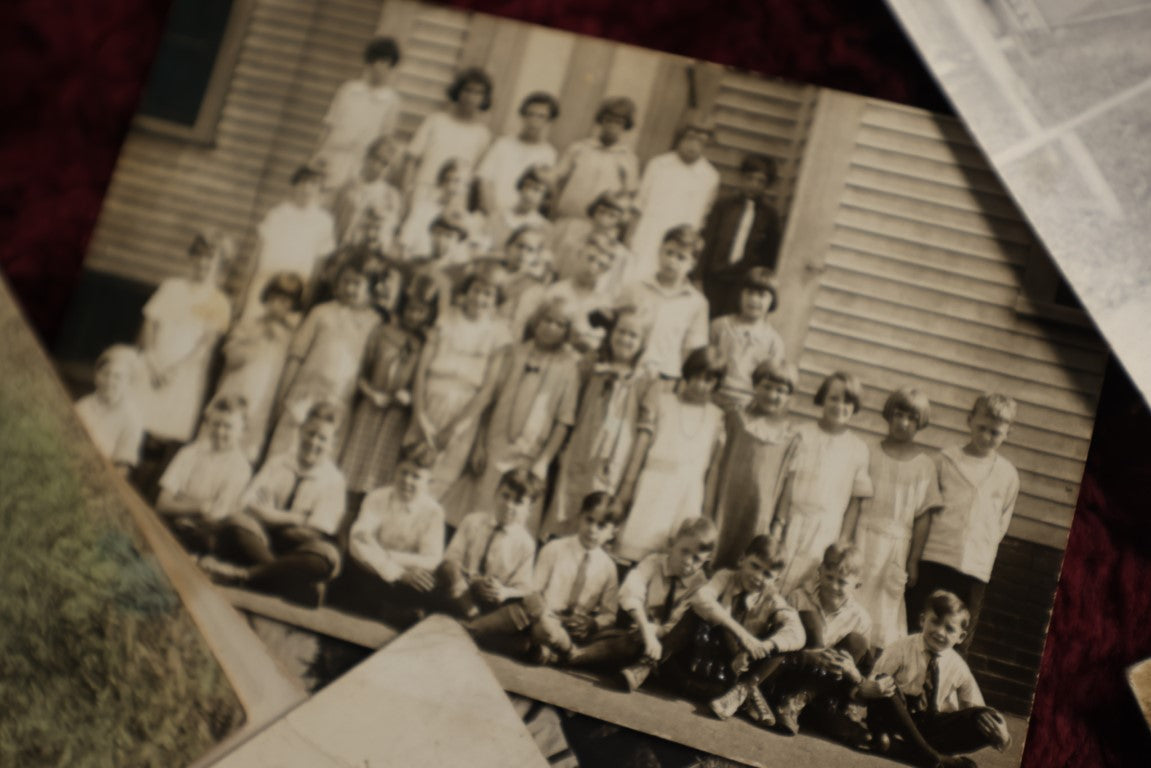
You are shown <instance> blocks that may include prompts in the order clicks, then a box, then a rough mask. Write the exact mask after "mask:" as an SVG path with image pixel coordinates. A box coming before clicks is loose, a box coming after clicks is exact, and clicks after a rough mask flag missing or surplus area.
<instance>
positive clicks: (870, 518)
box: [844, 387, 943, 648]
mask: <svg viewBox="0 0 1151 768" xmlns="http://www.w3.org/2000/svg"><path fill="white" fill-rule="evenodd" d="M930 410H931V404H930V403H929V402H928V400H927V396H926V395H924V394H923V393H922V392H920V391H918V390H916V389H911V388H908V387H904V388H902V389H897V390H896V391H894V392H892V393H891V394H890V395H889V396H888V398H887V402H886V403H884V405H883V418H884V419H885V420H886V421H887V426H888V430H887V437H885V438H884V439H883V441H882V442H880V443H879V445H877V446H876V447H875V448H873V449H872V451H871V465H870V470H869V471H870V473H871V481H872V484H873V485H874V487H875V495H874V496H872V497H871V498H869V499H864V500H863V504H862V505H861V506H860V509H859V518H858V522H856V521H855V520H852V519H850V518H849V519H847V520H845V521H844V530H845V532H846V533H847V536H848V538H851V539H854V542H855V546H856V548H857V549H858V550H859V552H860V555H861V556H862V558H863V585H862V586H861V587H860V588H859V592H858V593H857V597H858V599H859V602H860V604H861V605H862V606H863V607H864V608H865V609H867V612H868V614H869V615H870V616H871V643H872V645H874V646H875V647H877V648H886V647H887V646H888V644H890V643H892V642H894V641H895V640H898V639H899V638H901V637H905V636H906V635H907V612H906V610H905V608H904V603H903V593H904V589H905V588H906V586H907V571H908V563H907V559H908V555H909V551H910V549H911V534H912V529H913V528H914V526H915V523H916V521H917V520H919V519H920V518H921V516H923V515H925V514H929V513H931V512H934V511H935V510H936V509H938V508H939V507H940V506H942V503H943V501H942V498H941V496H940V491H939V472H938V469H937V466H936V464H935V461H934V459H933V458H932V456H931V453H930V452H929V451H928V450H927V449H925V448H923V447H922V446H920V445H916V444H915V435H916V433H917V432H919V430H921V429H923V428H924V427H926V426H927V424H928V420H929V419H930Z"/></svg>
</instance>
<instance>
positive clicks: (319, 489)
mask: <svg viewBox="0 0 1151 768" xmlns="http://www.w3.org/2000/svg"><path fill="white" fill-rule="evenodd" d="M339 423H340V415H339V408H338V407H336V406H335V405H333V404H331V403H327V402H319V403H316V404H315V405H313V406H312V407H311V408H310V409H309V410H308V412H307V415H306V416H305V417H304V421H303V423H302V424H301V425H300V431H299V437H298V438H297V448H296V451H295V453H294V454H292V453H281V454H276V455H273V456H271V457H270V458H269V459H268V460H267V461H265V462H264V465H263V466H262V467H261V468H260V471H259V472H257V473H256V476H255V477H254V478H252V482H251V483H250V484H249V485H248V488H247V489H246V490H245V491H244V494H243V496H241V497H240V503H239V512H237V513H236V514H234V515H232V516H231V517H229V518H227V519H226V520H224V522H223V523H222V524H221V528H220V531H219V533H218V536H217V547H216V551H217V554H218V555H219V556H220V557H221V558H222V559H224V560H225V561H229V562H231V563H238V564H240V565H241V566H247V567H246V568H242V569H240V570H235V571H230V572H225V573H224V574H223V575H224V576H225V577H226V578H227V577H230V579H229V580H232V581H238V582H240V583H246V585H247V586H249V587H251V588H253V589H261V590H272V591H276V592H279V593H281V594H283V595H284V596H285V597H288V598H290V599H293V600H298V601H300V602H304V603H309V604H318V603H319V599H320V591H321V590H320V586H321V585H322V584H323V583H324V582H326V581H327V580H328V579H330V578H331V577H332V575H333V574H335V573H336V572H337V571H338V570H339V567H340V550H339V548H338V547H337V546H336V533H337V531H338V530H339V527H340V521H341V519H342V518H343V516H344V499H345V487H344V476H343V475H342V474H341V473H340V470H339V469H337V468H336V465H335V464H334V463H333V462H332V459H331V450H332V447H333V443H334V442H335V436H336V430H337V429H338V428H339ZM202 564H203V563H202Z"/></svg>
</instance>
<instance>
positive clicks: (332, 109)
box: [316, 37, 402, 190]
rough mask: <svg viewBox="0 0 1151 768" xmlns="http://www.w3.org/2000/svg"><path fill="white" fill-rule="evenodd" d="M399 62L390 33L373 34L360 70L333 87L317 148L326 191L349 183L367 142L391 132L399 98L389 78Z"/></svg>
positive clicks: (397, 47) (395, 120)
mask: <svg viewBox="0 0 1151 768" xmlns="http://www.w3.org/2000/svg"><path fill="white" fill-rule="evenodd" d="M399 63H400V48H399V46H398V45H396V41H395V40H393V39H392V38H390V37H377V38H374V39H372V40H371V41H369V42H368V44H367V45H366V46H364V71H363V74H362V75H361V76H360V77H358V78H356V79H354V80H348V81H347V82H345V83H344V84H343V85H341V86H340V87H339V88H338V89H337V90H336V94H335V96H334V97H333V98H332V104H331V106H329V107H328V112H327V114H326V115H324V121H323V133H322V135H321V137H320V141H319V149H317V150H316V160H317V162H318V164H319V165H321V166H322V167H323V168H324V171H325V179H324V186H325V187H326V188H327V189H329V190H336V189H339V188H340V187H342V186H343V185H344V184H346V183H348V182H349V181H351V180H352V178H353V177H354V176H355V175H356V171H357V170H358V169H359V167H360V161H361V160H362V159H363V157H364V152H366V151H367V149H368V145H370V144H371V143H372V142H373V141H374V140H375V139H376V138H378V137H380V136H384V135H390V134H391V133H393V132H394V131H395V130H396V125H397V124H398V123H399V120H400V109H401V106H402V103H401V102H402V99H401V98H400V94H399V92H398V91H396V89H395V88H393V87H392V86H391V85H389V81H390V80H391V77H392V70H394V69H395V67H396V65H397V64H399Z"/></svg>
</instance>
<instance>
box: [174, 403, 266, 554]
mask: <svg viewBox="0 0 1151 768" xmlns="http://www.w3.org/2000/svg"><path fill="white" fill-rule="evenodd" d="M246 421H247V403H246V402H245V400H244V398H243V397H241V396H239V395H225V396H223V397H218V398H216V399H215V400H213V401H212V402H211V403H209V404H208V407H207V408H205V409H204V420H203V426H202V428H201V430H200V435H199V436H198V437H197V438H196V439H195V440H194V441H192V442H191V443H188V444H187V445H185V446H184V447H183V448H181V449H180V450H179V451H178V452H177V453H176V457H175V458H174V459H172V463H171V464H169V465H168V468H167V469H166V470H164V474H163V475H162V476H161V477H160V498H159V499H158V500H157V501H156V511H157V512H159V513H160V515H161V516H162V517H163V519H164V522H165V523H167V524H168V527H169V528H171V529H172V532H173V533H174V534H175V535H176V538H178V539H180V541H181V543H183V545H184V546H185V547H186V548H187V549H188V550H189V551H191V552H200V553H203V552H210V551H211V550H212V548H213V547H214V546H215V540H216V527H217V526H218V525H219V523H220V521H221V520H223V519H224V518H226V517H227V516H228V515H229V514H231V512H232V511H233V510H234V509H235V507H236V504H237V502H238V501H239V499H240V494H242V493H243V492H244V489H245V488H246V487H247V485H248V481H249V480H251V479H252V466H251V464H249V463H248V458H247V456H245V454H244V450H243V448H242V447H241V445H240V443H241V439H242V438H243V436H244V426H245V424H246Z"/></svg>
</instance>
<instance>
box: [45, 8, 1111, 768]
mask: <svg viewBox="0 0 1151 768" xmlns="http://www.w3.org/2000/svg"><path fill="white" fill-rule="evenodd" d="M230 13H231V15H230V16H228V17H227V19H226V24H224V25H223V26H222V29H223V32H222V35H223V38H222V39H223V41H224V42H223V43H222V44H221V46H220V53H219V54H218V56H217V59H216V62H215V65H214V69H213V70H212V74H211V77H208V78H206V80H205V82H206V86H205V90H204V94H203V97H202V99H201V100H200V101H199V102H196V103H195V104H192V105H191V106H190V107H189V108H188V109H187V110H185V111H186V113H187V114H185V115H184V117H183V118H181V119H184V120H185V122H186V123H187V125H184V126H183V127H181V125H180V124H179V120H178V119H176V117H174V116H169V117H167V118H165V117H163V116H161V115H156V114H152V115H148V116H146V117H143V118H141V122H140V123H139V125H138V126H137V128H136V129H135V130H134V131H133V133H132V135H131V136H130V138H129V140H128V142H127V143H126V145H125V149H124V154H123V157H122V159H121V163H120V167H119V169H118V171H117V174H116V177H115V180H114V182H113V184H112V187H111V189H110V191H109V196H108V203H107V206H106V208H105V211H104V215H103V217H102V218H101V221H100V224H99V226H98V229H97V232H96V235H95V237H94V239H93V243H92V248H91V253H90V256H89V261H88V263H87V272H86V274H85V278H84V283H83V285H82V286H81V288H80V290H79V292H78V296H77V301H76V310H75V314H74V316H73V319H72V322H71V323H70V329H69V330H68V331H66V332H65V333H64V334H63V338H62V341H61V343H60V345H59V346H58V348H57V356H58V359H59V363H60V366H61V370H62V372H64V373H65V375H66V376H67V377H68V378H69V380H70V381H71V382H72V383H73V384H74V385H75V387H76V392H77V394H78V395H80V396H82V399H81V401H80V403H79V404H78V407H80V409H81V413H82V415H84V417H85V420H86V422H87V423H88V425H89V429H90V430H91V431H92V433H93V436H94V437H96V439H97V440H98V441H99V442H101V444H102V445H103V446H104V447H105V451H106V453H108V455H110V456H111V457H112V459H113V460H114V461H116V462H117V463H118V464H119V465H120V466H121V467H122V468H123V471H124V472H125V473H126V474H127V475H128V476H129V477H130V478H131V479H132V481H133V482H135V483H136V484H137V485H138V486H139V487H140V489H141V490H142V492H143V493H144V494H145V495H146V496H147V497H148V498H150V499H153V500H154V501H155V507H156V511H157V513H158V514H159V516H160V517H161V518H162V519H163V520H164V521H165V522H166V523H167V524H168V526H169V527H170V529H171V530H172V531H173V532H174V533H175V535H176V536H177V537H179V538H180V540H181V541H182V542H183V543H184V545H185V546H186V547H187V548H188V550H189V551H191V552H192V553H194V554H195V555H196V556H197V558H198V561H199V563H200V566H201V567H202V568H203V569H204V570H205V571H207V572H208V573H210V574H211V575H212V577H213V578H214V579H215V580H216V581H217V583H219V584H220V585H221V586H224V587H226V588H228V590H229V592H228V593H229V594H230V595H231V596H233V598H234V599H235V600H236V602H237V603H238V604H242V605H243V607H245V608H246V609H248V610H255V611H257V612H264V613H266V614H268V615H271V616H273V617H276V618H279V619H281V620H284V621H288V622H292V623H296V624H299V625H302V626H306V627H307V628H309V629H311V630H314V631H319V632H322V633H325V634H329V635H333V636H337V637H342V638H344V639H345V640H349V641H352V642H358V643H364V644H376V643H379V642H383V641H384V640H385V639H387V638H390V637H391V636H392V635H393V634H394V632H397V631H402V630H403V629H405V628H406V627H409V626H412V625H414V624H416V623H417V622H419V621H420V620H421V619H423V618H424V617H426V616H428V615H429V614H436V613H438V614H446V615H448V616H451V617H454V618H455V619H456V620H458V621H459V622H460V623H461V624H462V626H463V627H464V628H465V629H466V630H467V632H468V633H469V635H470V636H471V637H472V638H473V639H474V640H475V641H476V642H477V643H478V644H479V645H480V646H481V647H482V648H483V649H484V650H485V651H486V658H487V659H488V661H489V663H490V664H491V667H492V669H493V671H494V672H495V674H496V676H497V678H498V679H499V680H500V682H501V684H502V685H503V686H504V687H505V688H507V689H508V690H511V691H514V692H516V693H518V694H521V695H524V696H528V697H531V698H534V699H538V700H541V701H546V702H548V703H551V704H554V705H557V706H559V707H562V708H565V709H566V710H569V711H573V712H577V713H580V714H583V715H590V716H592V717H595V718H599V719H602V720H607V721H611V722H615V723H618V724H620V725H623V726H626V727H628V728H631V729H634V730H637V731H642V732H645V733H649V734H654V735H656V736H659V737H662V738H664V739H669V740H674V741H677V742H681V743H683V744H687V745H689V746H690V747H692V748H694V749H697V750H702V751H706V752H711V753H715V754H718V755H722V756H724V757H727V758H730V759H733V760H738V761H740V762H743V763H748V764H752V765H768V764H777V763H779V762H783V761H791V762H793V763H795V764H797V765H845V766H846V765H855V764H860V765H863V764H874V763H876V762H877V761H878V762H884V761H889V762H903V763H909V764H914V765H932V766H934V765H968V764H970V763H969V762H968V760H969V759H973V760H975V761H976V762H977V763H978V764H980V765H987V766H997V765H1002V766H1008V765H1018V764H1019V760H1020V755H1021V753H1022V741H1023V738H1024V735H1025V733H1026V718H1027V715H1028V713H1029V710H1030V706H1031V693H1032V690H1033V688H1034V681H1035V677H1036V674H1037V671H1038V665H1039V657H1040V654H1041V652H1042V647H1043V639H1044V636H1045V634H1046V628H1047V619H1048V614H1049V611H1050V608H1051V602H1052V596H1053V593H1054V588H1055V584H1056V581H1057V578H1058V573H1059V566H1060V562H1061V560H1062V550H1063V547H1064V543H1065V539H1066V535H1067V530H1068V528H1069V526H1070V522H1071V516H1072V513H1073V510H1074V505H1075V501H1076V496H1077V493H1078V483H1079V479H1080V477H1081V475H1082V471H1083V462H1084V459H1085V456H1086V452H1087V446H1088V442H1089V440H1090V435H1091V429H1092V424H1093V419H1094V412H1095V406H1096V401H1097V397H1098V390H1099V385H1100V382H1101V377H1102V370H1103V366H1104V363H1105V360H1106V351H1105V348H1104V346H1103V344H1102V343H1101V342H1100V341H1099V339H1098V338H1097V336H1096V335H1095V334H1094V333H1093V332H1092V331H1090V330H1088V329H1086V328H1085V327H1084V326H1081V325H1076V324H1068V323H1065V322H1062V321H1061V320H1060V319H1058V318H1057V317H1054V316H1052V315H1049V314H1044V313H1041V312H1036V311H1035V306H1036V304H1035V302H1034V301H1032V296H1031V293H1030V292H1031V291H1032V290H1033V287H1034V285H1036V284H1037V277H1036V276H1040V277H1042V276H1044V275H1051V274H1053V272H1052V270H1053V267H1052V266H1051V264H1050V262H1049V261H1048V259H1047V256H1046V254H1045V253H1044V252H1043V251H1042V249H1041V248H1039V246H1038V245H1037V243H1036V241H1035V239H1034V237H1033V236H1032V234H1031V232H1030V230H1029V229H1028V227H1027V225H1026V224H1025V222H1024V221H1023V219H1022V217H1021V216H1020V215H1019V213H1018V212H1017V211H1016V209H1015V208H1014V206H1013V204H1012V203H1011V200H1010V198H1009V197H1008V196H1007V194H1006V193H1005V192H1004V191H1003V190H1002V188H1001V187H1000V186H999V185H998V183H997V181H996V179H995V176H994V174H993V173H992V172H991V171H990V169H989V168H988V167H987V165H986V163H985V162H984V160H983V158H982V156H981V155H980V153H979V151H978V149H977V148H976V147H975V145H974V144H973V142H972V141H971V139H970V138H969V137H968V136H967V134H966V133H965V132H964V130H963V129H962V127H961V126H960V125H959V124H958V123H956V122H955V121H954V120H952V119H949V118H943V117H939V116H935V115H932V114H929V113H926V112H922V111H919V110H914V109H909V108H906V107H901V106H896V105H893V104H888V103H884V102H879V101H874V100H869V99H864V98H859V97H855V96H850V95H847V94H842V93H837V92H832V91H827V90H822V89H817V88H814V87H807V86H801V85H794V84H789V83H782V82H777V81H772V80H767V79H763V78H759V77H756V76H753V75H750V74H746V73H742V72H738V71H734V70H730V69H726V68H723V67H719V66H716V65H711V64H707V63H703V62H697V61H691V60H687V59H682V58H677V57H673V56H669V55H666V54H658V53H654V52H649V51H644V50H640V49H636V48H630V47H626V46H621V45H615V44H612V43H607V42H604V41H601V40H595V39H591V38H585V37H579V36H575V35H570V34H566V33H560V32H557V31H553V30H549V29H544V28H539V27H533V26H529V25H524V24H520V23H515V22H510V21H502V20H498V19H495V18H491V17H487V16H482V15H470V14H464V13H459V12H456V11H451V10H446V9H442V8H437V7H432V6H424V5H419V4H415V3H409V2H392V1H391V0H389V1H388V2H386V3H384V4H382V5H375V4H372V3H364V2H352V1H351V0H334V1H330V2H324V3H320V2H316V1H315V0H251V2H244V3H236V4H234V5H233V8H232V10H231V12H230ZM289 40H290V41H291V42H289ZM270 50H275V51H276V55H275V56H269V55H268V52H269V51H270ZM221 71H223V72H224V73H225V75H226V76H225V75H221V74H219V73H220V72H221ZM153 85H154V87H159V86H157V85H156V84H155V83H154V84H153ZM148 103H149V100H148V99H145V109H147V108H148V106H147V105H148ZM190 126H193V127H190ZM204 131H208V133H209V134H210V135H207V136H204V135H203V132H204ZM197 137H199V138H197ZM1038 282H1042V280H1038ZM133 381H134V382H135V384H133V383H132V382H133ZM795 734H799V737H798V738H788V737H790V736H792V735H795ZM968 756H971V757H970V758H969V757H968Z"/></svg>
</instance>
